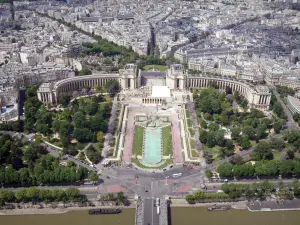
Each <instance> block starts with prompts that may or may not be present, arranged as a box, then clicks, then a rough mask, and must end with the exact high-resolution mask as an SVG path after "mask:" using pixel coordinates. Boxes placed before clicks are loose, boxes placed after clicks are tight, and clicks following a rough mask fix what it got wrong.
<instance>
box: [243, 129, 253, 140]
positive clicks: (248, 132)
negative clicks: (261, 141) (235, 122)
mask: <svg viewBox="0 0 300 225" xmlns="http://www.w3.org/2000/svg"><path fill="white" fill-rule="evenodd" d="M255 134H256V132H255V129H254V128H253V127H251V126H246V127H244V128H243V135H246V136H248V138H249V139H251V140H253V139H254V138H255Z"/></svg>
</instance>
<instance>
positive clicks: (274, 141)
mask: <svg viewBox="0 0 300 225" xmlns="http://www.w3.org/2000/svg"><path fill="white" fill-rule="evenodd" d="M269 145H270V148H272V149H275V150H278V151H281V150H282V149H283V148H284V147H285V143H284V141H283V140H282V139H281V138H275V137H272V138H271V139H270V141H269Z"/></svg>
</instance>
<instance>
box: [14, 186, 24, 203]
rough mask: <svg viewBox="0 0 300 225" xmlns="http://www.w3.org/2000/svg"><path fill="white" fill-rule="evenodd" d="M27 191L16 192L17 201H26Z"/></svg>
mask: <svg viewBox="0 0 300 225" xmlns="http://www.w3.org/2000/svg"><path fill="white" fill-rule="evenodd" d="M26 193H27V192H26V189H21V190H19V191H17V192H16V194H15V196H16V200H17V201H24V200H25V199H26Z"/></svg>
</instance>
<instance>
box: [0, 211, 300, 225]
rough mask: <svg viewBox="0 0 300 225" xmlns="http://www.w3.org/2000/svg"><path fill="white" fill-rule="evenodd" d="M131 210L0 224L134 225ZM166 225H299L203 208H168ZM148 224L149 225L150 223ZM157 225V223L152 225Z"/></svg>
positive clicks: (287, 218)
mask: <svg viewBox="0 0 300 225" xmlns="http://www.w3.org/2000/svg"><path fill="white" fill-rule="evenodd" d="M134 214H135V210H134V209H125V210H123V212H122V213H121V214H119V215H98V216H90V215H88V213H87V211H74V212H69V213H65V214H55V215H21V216H0V221H1V223H0V224H1V225H2V224H3V225H134ZM171 218H172V223H171V224H170V225H299V224H300V212H299V211H281V212H256V213H251V212H249V211H247V210H229V211H218V212H207V210H206V208H193V207H192V208H172V210H171ZM151 225H152V224H151ZM153 225H157V224H153Z"/></svg>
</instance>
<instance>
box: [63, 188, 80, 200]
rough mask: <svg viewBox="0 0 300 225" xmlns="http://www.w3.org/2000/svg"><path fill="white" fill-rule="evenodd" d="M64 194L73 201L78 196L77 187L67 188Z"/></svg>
mask: <svg viewBox="0 0 300 225" xmlns="http://www.w3.org/2000/svg"><path fill="white" fill-rule="evenodd" d="M66 195H67V197H68V198H69V199H70V200H72V201H75V200H77V199H78V197H79V196H80V192H79V190H78V189H77V188H68V189H67V190H66Z"/></svg>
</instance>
